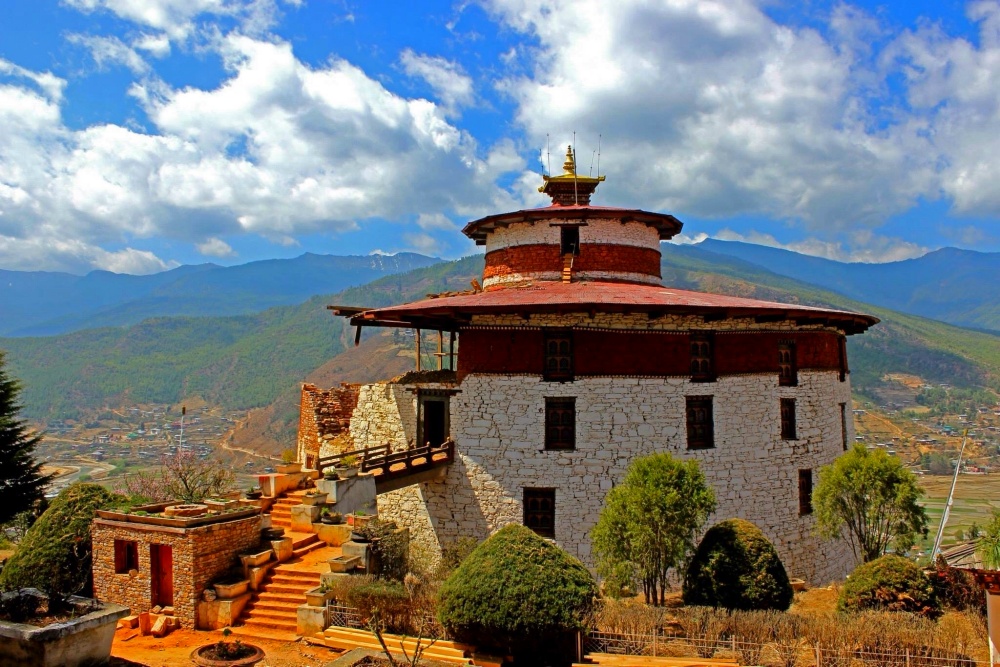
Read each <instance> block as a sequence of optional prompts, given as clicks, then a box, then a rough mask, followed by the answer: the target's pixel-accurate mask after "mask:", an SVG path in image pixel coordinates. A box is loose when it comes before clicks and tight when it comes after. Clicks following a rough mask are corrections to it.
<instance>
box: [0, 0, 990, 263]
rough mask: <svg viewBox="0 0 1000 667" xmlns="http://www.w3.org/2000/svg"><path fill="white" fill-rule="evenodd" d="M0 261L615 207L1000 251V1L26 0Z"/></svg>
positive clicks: (344, 242)
mask: <svg viewBox="0 0 1000 667" xmlns="http://www.w3.org/2000/svg"><path fill="white" fill-rule="evenodd" d="M0 130H2V131H0V269H18V270H61V271H70V272H75V273H83V272H86V271H89V270H92V269H108V270H113V271H118V272H127V273H148V272H153V271H158V270H163V269H165V268H169V267H171V266H175V265H177V264H183V263H197V262H205V261H214V262H217V263H223V264H234V263H242V262H247V261H252V260H255V259H262V258H270V257H291V256H295V255H299V254H301V253H303V252H318V253H336V254H366V253H369V252H374V251H382V252H396V251H401V250H413V251H417V252H423V253H427V254H433V255H438V256H442V257H459V256H462V255H465V254H469V253H471V252H474V251H475V248H474V246H472V245H471V243H470V242H468V241H467V240H466V239H464V237H462V236H461V234H460V233H459V231H458V230H459V229H460V228H461V225H462V224H463V223H464V222H466V221H467V220H469V219H473V218H475V217H479V216H481V215H486V214H489V213H492V212H497V211H499V210H508V209H516V208H522V207H534V206H539V205H544V204H545V203H546V202H545V201H543V200H542V199H541V198H540V195H539V194H538V193H537V192H536V188H537V185H538V184H539V181H540V174H541V173H542V172H543V171H544V169H545V163H546V160H545V152H546V145H550V146H551V153H552V157H551V163H552V165H553V166H554V167H555V168H556V169H558V165H561V163H562V156H563V153H564V152H565V145H566V143H567V142H568V141H570V140H571V139H572V137H573V133H574V132H576V141H577V153H578V156H579V158H578V161H579V164H580V171H581V172H587V171H589V170H590V169H591V164H592V162H594V161H595V150H596V149H597V147H598V141H599V137H600V146H601V162H600V169H601V172H602V173H603V174H605V175H606V176H607V182H606V183H605V184H604V185H602V186H601V188H600V189H599V190H598V193H597V195H596V196H595V199H594V201H595V203H601V204H607V205H613V206H630V207H641V208H646V209H650V210H657V211H667V212H670V213H673V214H674V215H676V216H677V217H679V218H680V219H681V220H683V221H684V222H685V230H684V236H683V238H682V239H681V241H682V242H693V241H697V240H700V239H702V238H704V237H705V236H706V235H707V236H711V237H716V238H723V239H743V240H748V241H752V242H757V243H766V244H770V245H776V246H781V247H788V248H791V249H793V250H798V251H801V252H807V253H810V254H816V255H821V256H825V257H830V258H834V259H840V260H845V261H892V260H899V259H905V258H908V257H914V256H918V255H920V254H923V253H925V252H927V251H929V250H933V249H935V248H938V247H941V246H946V245H952V246H959V247H965V248H972V249H978V250H983V251H991V252H992V251H1000V233H998V227H997V223H998V218H1000V187H998V186H997V184H998V183H1000V0H976V1H973V2H957V1H954V0H936V1H931V0H910V1H908V2H886V3H879V2H864V3H841V2H826V1H818V0H812V1H806V2H791V1H785V0H770V1H768V2H752V1H751V0H717V1H714V2H711V1H706V0H703V1H700V2H696V1H695V0H659V1H651V0H616V1H615V2H607V1H606V0H480V1H478V2H475V1H466V2H444V1H436V0H432V1H422V2H390V1H382V2H379V1H374V0H373V1H369V2H361V1H355V0H62V1H61V2H59V1H56V0H6V1H5V2H3V3H0Z"/></svg>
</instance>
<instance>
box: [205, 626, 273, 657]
mask: <svg viewBox="0 0 1000 667" xmlns="http://www.w3.org/2000/svg"><path fill="white" fill-rule="evenodd" d="M232 633H233V631H232V630H230V629H229V628H226V629H225V630H223V631H222V641H218V642H215V643H214V644H205V645H204V646H199V647H198V648H196V649H195V650H193V651H191V662H193V663H194V664H196V665H199V667H250V666H251V665H256V664H257V663H258V662H260V661H261V660H263V659H264V651H263V650H261V649H260V648H259V647H257V646H254V645H253V644H244V643H243V642H241V641H240V640H239V639H237V640H236V641H234V642H228V641H226V640H227V639H228V638H229V635H231V634H232Z"/></svg>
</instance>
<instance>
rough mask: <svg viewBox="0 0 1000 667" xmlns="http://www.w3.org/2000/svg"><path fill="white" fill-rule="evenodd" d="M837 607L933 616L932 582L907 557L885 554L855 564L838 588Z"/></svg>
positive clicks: (934, 604)
mask: <svg viewBox="0 0 1000 667" xmlns="http://www.w3.org/2000/svg"><path fill="white" fill-rule="evenodd" d="M837 607H838V608H839V609H840V610H841V611H865V610H867V609H877V610H882V611H906V612H911V613H914V614H920V615H923V616H932V617H933V616H936V615H937V614H938V611H939V607H938V602H937V596H936V595H935V594H934V585H933V584H932V583H931V580H930V579H929V578H928V577H927V575H926V574H924V572H923V570H921V569H920V568H919V567H917V564H916V563H914V562H913V561H911V560H909V559H908V558H903V557H902V556H897V555H895V554H886V555H885V556H882V557H881V558H876V559H875V560H873V561H870V562H868V563H863V564H861V565H859V566H858V567H857V568H855V570H854V572H851V575H850V576H849V577H848V578H847V582H846V583H845V584H844V587H843V588H841V589H840V597H839V598H838V600H837Z"/></svg>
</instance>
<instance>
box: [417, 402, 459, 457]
mask: <svg viewBox="0 0 1000 667" xmlns="http://www.w3.org/2000/svg"><path fill="white" fill-rule="evenodd" d="M454 394H455V391H454V390H453V389H423V388H418V389H417V446H418V447H420V446H422V445H424V444H426V443H425V442H424V437H425V436H424V431H425V429H424V404H425V403H429V402H431V401H436V402H439V403H444V433H445V441H447V440H448V439H449V438H451V397H452V396H453V395H454ZM431 444H432V445H435V446H436V445H440V444H441V443H431Z"/></svg>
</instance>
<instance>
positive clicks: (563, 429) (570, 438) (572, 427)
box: [545, 398, 576, 449]
mask: <svg viewBox="0 0 1000 667" xmlns="http://www.w3.org/2000/svg"><path fill="white" fill-rule="evenodd" d="M545 449H576V399H575V398H546V399H545Z"/></svg>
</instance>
